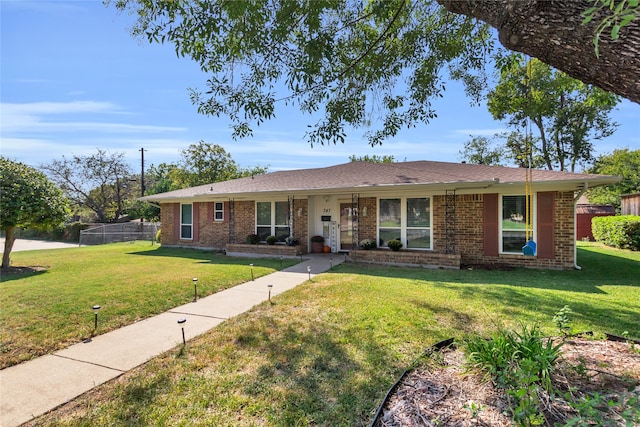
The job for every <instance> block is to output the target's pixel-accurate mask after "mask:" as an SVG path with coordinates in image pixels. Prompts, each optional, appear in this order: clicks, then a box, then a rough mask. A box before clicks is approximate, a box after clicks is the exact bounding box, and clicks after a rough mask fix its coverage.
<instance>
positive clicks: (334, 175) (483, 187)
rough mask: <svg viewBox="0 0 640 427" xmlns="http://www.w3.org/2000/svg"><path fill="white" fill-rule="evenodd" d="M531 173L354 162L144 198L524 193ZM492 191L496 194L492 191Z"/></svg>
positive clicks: (539, 181) (571, 181)
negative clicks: (516, 189) (517, 187)
mask: <svg viewBox="0 0 640 427" xmlns="http://www.w3.org/2000/svg"><path fill="white" fill-rule="evenodd" d="M525 179H526V178H525V169H522V168H511V167H504V166H487V165H475V164H468V163H447V162H433V161H414V162H397V163H371V162H362V161H357V162H349V163H344V164H340V165H336V166H330V167H324V168H314V169H299V170H287V171H279V172H271V173H267V174H263V175H255V176H251V177H245V178H239V179H234V180H230V181H224V182H216V183H212V184H206V185H200V186H197V187H191V188H186V189H182V190H176V191H170V192H167V193H160V194H154V195H150V196H146V197H143V198H142V200H146V201H150V202H160V203H162V202H175V201H180V200H193V199H198V200H200V199H202V200H213V199H215V198H226V197H229V198H234V199H247V198H256V197H257V196H259V195H262V196H264V197H267V196H272V195H276V194H282V195H285V194H286V195H294V196H295V195H305V196H306V195H312V194H327V193H332V194H340V193H342V194H349V193H359V194H361V195H364V194H366V193H367V192H372V191H375V192H383V191H390V192H394V193H397V192H398V191H406V190H409V189H416V190H418V189H420V190H427V191H431V192H439V191H440V192H444V191H445V190H456V191H457V192H460V193H479V192H482V193H486V192H498V191H503V190H499V188H503V189H506V188H507V187H508V188H511V189H513V188H514V185H521V186H522V192H523V193H524V184H525ZM618 181H620V178H619V177H614V176H606V175H593V174H580V173H570V172H558V171H547V170H534V171H533V184H534V186H535V189H536V191H542V190H565V191H569V190H576V191H577V190H580V189H584V188H587V187H588V188H591V187H594V186H599V185H606V184H611V183H615V182H618ZM489 189H491V190H489Z"/></svg>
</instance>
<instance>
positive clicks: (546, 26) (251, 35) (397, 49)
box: [115, 0, 640, 145]
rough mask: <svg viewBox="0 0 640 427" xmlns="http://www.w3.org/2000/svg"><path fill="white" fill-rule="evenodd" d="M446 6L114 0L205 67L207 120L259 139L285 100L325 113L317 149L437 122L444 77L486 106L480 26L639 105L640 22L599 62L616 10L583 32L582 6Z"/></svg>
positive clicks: (197, 98)
mask: <svg viewBox="0 0 640 427" xmlns="http://www.w3.org/2000/svg"><path fill="white" fill-rule="evenodd" d="M438 1H439V3H440V4H442V5H443V6H444V7H442V6H441V5H440V4H439V3H438V2H435V1H428V0H413V1H412V0H385V1H375V0H374V1H370V2H347V1H335V2H296V1H288V2H240V1H236V2H222V1H216V0H208V1H206V0H205V1H202V2H147V1H143V0H117V1H115V4H116V7H118V8H119V9H120V10H127V11H128V12H131V13H133V14H134V15H135V16H137V17H138V19H137V22H136V24H135V25H134V28H133V34H134V35H136V36H141V37H146V38H147V39H148V40H149V41H150V42H156V43H172V44H173V45H174V46H175V48H176V52H177V54H178V55H180V56H187V57H191V58H192V59H194V60H195V61H197V62H198V64H199V65H200V67H201V69H202V71H203V72H204V73H207V74H208V80H207V88H206V90H204V91H199V90H196V89H194V90H191V99H192V102H193V104H194V105H195V106H196V107H197V109H198V112H200V113H201V114H205V115H211V116H216V117H217V116H220V115H225V116H227V117H229V118H230V119H231V121H232V123H233V136H234V137H243V136H247V135H251V133H252V127H253V126H255V125H256V124H260V123H261V122H262V121H263V120H267V119H270V118H272V117H274V116H275V114H276V105H277V104H278V103H281V104H293V103H295V104H297V105H298V107H299V108H300V110H301V111H303V112H307V113H309V114H315V115H316V117H317V113H318V112H320V115H321V117H322V118H321V119H320V120H319V121H318V122H316V123H315V124H312V125H310V126H309V132H308V133H307V139H308V141H309V142H310V143H311V144H315V143H336V142H343V141H344V138H345V135H346V131H347V128H351V127H354V128H361V127H370V125H371V123H380V127H379V128H374V129H372V130H371V131H369V132H367V134H366V136H367V137H368V139H369V142H370V143H371V144H372V145H374V144H378V143H381V142H382V141H383V140H385V139H386V138H389V137H392V136H394V135H396V134H397V132H398V131H399V130H400V129H401V128H403V127H411V126H415V125H417V124H421V123H426V122H428V121H429V120H430V119H432V118H433V117H434V116H435V111H434V110H433V108H432V104H431V102H432V100H433V99H435V98H437V97H439V96H442V94H443V91H444V89H445V84H444V81H445V79H446V78H447V75H448V76H449V77H451V78H454V79H458V80H461V81H463V82H464V83H465V87H466V90H467V92H468V93H469V94H471V95H474V96H475V97H476V98H475V99H479V98H478V95H479V94H480V93H481V91H482V89H483V88H484V84H485V79H486V76H485V75H484V73H483V72H482V71H483V67H484V66H485V64H486V63H487V58H488V56H489V55H490V54H491V53H492V52H494V49H493V38H492V37H491V32H490V31H489V28H488V26H487V25H480V24H478V21H477V19H480V20H483V21H485V22H487V23H488V24H490V25H492V26H494V27H496V28H497V30H498V34H499V39H500V41H501V42H502V43H503V44H504V45H505V46H506V47H507V48H508V49H511V50H515V51H522V52H525V53H527V54H528V55H530V56H533V57H540V58H542V59H543V60H544V61H545V62H546V63H548V64H551V65H553V66H555V67H556V68H558V69H562V70H565V71H566V72H567V73H569V74H570V75H572V76H573V77H575V78H578V79H580V80H583V81H585V82H587V83H593V84H596V85H599V86H600V87H603V88H605V89H606V90H611V91H614V92H616V93H619V94H622V95H623V96H626V97H627V98H629V99H631V100H635V101H636V102H638V101H640V82H639V80H638V79H637V70H638V69H640V59H639V58H640V54H639V48H638V45H640V25H639V24H638V22H639V21H640V19H635V20H632V21H631V22H625V25H624V28H623V29H622V30H618V31H617V33H616V34H615V36H616V37H618V38H619V39H618V40H616V41H613V40H611V39H612V37H610V36H609V35H607V34H606V33H601V37H600V39H599V40H600V41H599V52H600V57H596V55H595V52H594V49H593V40H594V39H595V35H596V29H597V27H598V23H600V22H603V20H605V19H606V18H607V17H608V16H609V15H608V14H609V9H608V8H603V9H602V10H601V11H600V10H598V11H597V12H596V15H597V16H595V17H594V19H592V20H591V21H589V22H587V23H585V24H584V25H583V23H582V21H583V20H584V18H583V16H582V13H583V12H585V11H587V9H589V7H590V6H591V3H590V2H586V1H573V0H564V1H562V0H556V1H553V2H549V1H539V0H505V1H499V2H498V1H483V2H478V1H472V0H461V1H447V0H438ZM601 1H609V2H612V1H614V0H601ZM447 10H449V11H452V12H455V13H448V12H447ZM611 76H615V78H612V77H611ZM282 86H284V90H283V91H280V90H279V88H281V87H282Z"/></svg>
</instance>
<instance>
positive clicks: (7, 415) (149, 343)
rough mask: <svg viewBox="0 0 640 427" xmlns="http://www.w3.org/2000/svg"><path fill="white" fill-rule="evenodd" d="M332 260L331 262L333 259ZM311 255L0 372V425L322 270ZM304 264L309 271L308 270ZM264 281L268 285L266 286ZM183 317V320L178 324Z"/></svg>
mask: <svg viewBox="0 0 640 427" xmlns="http://www.w3.org/2000/svg"><path fill="white" fill-rule="evenodd" d="M339 263H340V260H338V259H337V260H336V262H335V264H336V265H337V264H339ZM332 265H334V262H333V261H330V260H329V257H327V256H315V257H313V258H310V259H306V260H304V261H303V262H302V263H300V264H297V265H295V266H293V267H289V268H287V269H284V270H282V271H279V272H276V273H273V274H270V275H267V276H263V277H260V278H256V279H255V280H251V281H248V282H245V283H243V284H241V285H238V286H235V287H233V288H229V289H225V290H223V291H220V292H218V293H216V294H213V295H209V296H208V297H205V298H202V299H200V300H198V301H197V302H192V303H187V304H184V305H181V306H178V307H175V308H174V309H172V310H169V311H168V312H165V313H162V314H160V315H158V316H154V317H151V318H148V319H145V320H142V321H140V322H136V323H134V324H131V325H128V326H125V327H123V328H120V329H117V330H115V331H111V332H108V333H106V334H102V335H99V336H97V337H94V338H92V339H90V340H87V341H86V342H83V343H80V344H75V345H73V346H71V347H69V348H67V349H64V350H60V351H57V352H55V353H53V354H51V355H46V356H43V357H40V358H37V359H34V360H31V361H28V362H25V363H22V364H20V365H15V366H12V367H9V368H6V369H3V370H2V371H0V384H2V388H3V389H4V390H11V393H6V392H3V393H2V398H1V402H0V414H1V415H0V425H2V426H4V427H11V426H18V425H20V424H22V423H24V422H27V421H29V420H30V419H32V418H33V417H35V416H38V415H41V414H44V413H45V412H47V411H49V410H51V409H53V408H55V407H57V406H59V405H61V404H63V403H65V402H68V401H69V400H71V399H73V398H75V397H77V396H79V395H81V394H82V393H84V392H86V391H88V390H91V389H92V388H93V387H95V386H97V385H100V384H102V383H104V382H106V381H109V380H111V379H113V378H116V377H118V376H120V375H121V374H122V373H124V372H126V371H128V370H130V369H132V368H135V367H136V366H139V365H141V364H143V363H145V362H146V361H148V360H150V359H152V358H153V357H155V356H157V355H159V354H161V353H164V352H166V351H167V350H170V349H172V348H174V347H176V345H180V343H181V341H182V331H184V337H185V339H192V338H194V337H196V336H198V335H200V334H202V333H204V332H206V331H208V330H210V329H211V328H213V327H215V326H217V325H219V324H220V323H222V322H223V321H224V320H226V319H229V318H231V317H234V316H237V315H239V314H241V313H243V312H245V311H247V310H249V309H250V308H252V307H253V306H255V305H257V304H260V303H262V302H264V301H267V300H268V299H270V297H275V296H277V295H279V294H281V293H283V292H286V291H287V290H290V289H292V288H294V287H295V286H297V285H298V284H300V283H302V282H305V281H307V280H308V279H309V278H313V277H315V275H316V274H318V273H321V272H323V271H326V270H328V269H329V268H330V267H331V266H332ZM308 267H311V270H312V271H314V272H315V273H313V274H310V273H309V271H308V269H307V268H308ZM269 285H272V286H271V287H269ZM180 319H185V320H186V321H185V322H184V323H180V324H179V323H178V322H177V321H178V320H180Z"/></svg>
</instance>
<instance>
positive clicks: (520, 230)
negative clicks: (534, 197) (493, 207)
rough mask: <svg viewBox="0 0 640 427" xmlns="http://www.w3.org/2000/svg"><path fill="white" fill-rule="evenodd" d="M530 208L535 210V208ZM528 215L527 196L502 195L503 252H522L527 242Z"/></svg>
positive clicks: (501, 243)
mask: <svg viewBox="0 0 640 427" xmlns="http://www.w3.org/2000/svg"><path fill="white" fill-rule="evenodd" d="M531 203H533V201H531ZM530 210H531V211H533V209H530ZM528 215H529V212H527V198H526V196H524V195H517V196H502V221H501V223H500V237H501V239H500V245H501V249H500V250H501V252H503V253H518V254H521V253H522V247H523V246H524V245H525V244H526V243H527V238H526V231H527V228H526V227H527V221H528Z"/></svg>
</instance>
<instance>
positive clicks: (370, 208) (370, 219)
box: [358, 197, 378, 242]
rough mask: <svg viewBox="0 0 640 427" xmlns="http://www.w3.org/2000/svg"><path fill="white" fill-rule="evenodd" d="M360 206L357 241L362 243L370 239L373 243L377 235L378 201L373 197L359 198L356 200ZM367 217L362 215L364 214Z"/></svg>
mask: <svg viewBox="0 0 640 427" xmlns="http://www.w3.org/2000/svg"><path fill="white" fill-rule="evenodd" d="M358 205H359V206H360V216H359V218H358V219H359V221H360V222H359V228H358V239H359V240H360V241H363V240H365V239H371V240H373V241H374V242H375V241H376V238H377V233H378V210H377V209H378V199H376V198H375V197H360V198H359V200H358ZM365 209H366V212H367V215H366V216H365V215H364V212H365Z"/></svg>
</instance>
